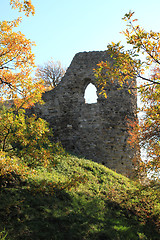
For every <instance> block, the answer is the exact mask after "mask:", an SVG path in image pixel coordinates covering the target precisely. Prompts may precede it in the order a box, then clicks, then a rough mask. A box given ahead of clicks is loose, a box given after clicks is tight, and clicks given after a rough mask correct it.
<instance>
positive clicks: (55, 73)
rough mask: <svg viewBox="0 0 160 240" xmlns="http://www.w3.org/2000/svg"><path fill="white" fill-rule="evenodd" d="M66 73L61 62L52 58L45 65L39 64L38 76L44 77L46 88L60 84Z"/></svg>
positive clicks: (39, 77)
mask: <svg viewBox="0 0 160 240" xmlns="http://www.w3.org/2000/svg"><path fill="white" fill-rule="evenodd" d="M64 74H65V69H64V68H63V67H62V65H61V62H60V61H53V59H51V60H49V61H48V62H47V63H45V64H44V65H40V66H38V68H37V73H36V77H37V78H38V79H43V81H44V86H45V88H46V89H47V90H51V89H53V88H55V87H56V86H57V85H58V83H59V82H60V81H61V79H62V77H63V76H64Z"/></svg>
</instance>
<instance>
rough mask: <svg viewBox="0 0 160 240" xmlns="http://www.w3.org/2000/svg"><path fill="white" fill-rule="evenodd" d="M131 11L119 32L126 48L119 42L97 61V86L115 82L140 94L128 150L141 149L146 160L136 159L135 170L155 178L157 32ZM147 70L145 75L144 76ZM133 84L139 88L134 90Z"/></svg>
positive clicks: (159, 77) (158, 167)
mask: <svg viewBox="0 0 160 240" xmlns="http://www.w3.org/2000/svg"><path fill="white" fill-rule="evenodd" d="M133 16H134V12H131V11H130V12H129V13H128V14H125V16H124V18H123V20H124V21H126V23H127V28H126V29H125V30H124V31H123V32H122V33H123V34H124V35H125V37H126V40H127V43H128V44H129V46H130V49H129V50H125V48H124V46H121V45H120V42H119V43H117V44H115V43H113V42H112V43H111V44H109V45H108V49H107V52H108V53H109V54H110V57H111V61H110V62H108V61H106V62H100V63H99V64H98V67H97V69H95V76H96V78H97V83H98V84H99V86H100V87H101V89H102V93H104V94H106V93H105V88H106V87H107V85H108V83H109V82H111V83H114V82H115V81H118V82H119V84H120V86H121V87H124V86H125V87H126V86H127V88H128V90H129V91H131V89H134V88H138V89H139V92H140V94H141V100H142V102H143V107H142V108H141V109H139V110H140V111H143V113H144V114H143V118H141V120H140V121H139V122H138V121H136V122H132V123H130V127H131V128H130V139H129V142H130V144H131V146H132V147H138V148H139V146H140V147H143V148H144V149H145V150H146V151H147V154H146V159H145V161H144V159H143V160H142V159H138V161H136V164H137V162H138V168H137V169H138V171H139V172H144V171H145V172H146V173H150V175H151V176H153V177H156V178H157V174H158V173H159V171H160V107H159V106H160V33H159V32H153V31H152V30H151V31H149V32H147V31H146V30H145V29H143V28H142V27H141V26H139V25H138V24H137V25H136V22H137V19H134V18H133ZM146 70H147V72H148V76H146V75H144V73H145V71H146ZM136 81H139V86H138V87H136Z"/></svg>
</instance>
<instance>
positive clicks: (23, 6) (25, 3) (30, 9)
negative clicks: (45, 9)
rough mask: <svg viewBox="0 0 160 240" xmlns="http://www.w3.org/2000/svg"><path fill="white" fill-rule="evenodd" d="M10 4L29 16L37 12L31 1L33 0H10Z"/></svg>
mask: <svg viewBox="0 0 160 240" xmlns="http://www.w3.org/2000/svg"><path fill="white" fill-rule="evenodd" d="M10 5H11V6H12V8H14V9H16V8H18V9H19V11H20V12H22V11H23V12H25V15H26V16H29V14H30V13H31V14H32V15H34V14H35V8H34V6H33V4H32V2H31V0H22V1H20V0H10Z"/></svg>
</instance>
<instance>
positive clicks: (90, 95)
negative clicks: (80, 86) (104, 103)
mask: <svg viewBox="0 0 160 240" xmlns="http://www.w3.org/2000/svg"><path fill="white" fill-rule="evenodd" d="M97 98H98V96H97V88H96V87H95V86H94V85H93V84H92V83H90V84H88V86H87V87H86V89H85V92H84V99H85V103H87V104H92V103H97Z"/></svg>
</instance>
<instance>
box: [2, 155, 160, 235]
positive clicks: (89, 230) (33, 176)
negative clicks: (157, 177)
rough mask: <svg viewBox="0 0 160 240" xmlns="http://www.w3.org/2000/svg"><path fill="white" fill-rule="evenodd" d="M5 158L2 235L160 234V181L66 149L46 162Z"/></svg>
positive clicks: (3, 160)
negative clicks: (131, 175) (143, 179)
mask: <svg viewBox="0 0 160 240" xmlns="http://www.w3.org/2000/svg"><path fill="white" fill-rule="evenodd" d="M0 158H1V163H0V169H1V177H0V187H1V191H0V213H1V214H0V222H1V225H0V239H6V240H9V239H10V240H14V239H16V240H18V239H25V240H27V239H28V240H30V239H34V240H36V239H37V240H38V239H46V240H47V239H48V240H51V239H59V240H61V239H62V240H64V239H76V240H78V239H79V240H81V239H87V240H89V239H91V240H94V239H95V240H100V239H112V240H113V239H114V240H118V239H120V240H122V239H125V240H127V239H128V240H133V239H137V240H138V239H145V240H146V239H152V240H154V239H155V240H156V239H159V237H160V232H159V228H160V202H159V201H160V192H159V190H158V187H159V185H158V184H157V185H154V187H152V185H148V186H142V185H140V184H139V183H136V182H132V181H131V180H129V179H128V178H126V177H124V176H122V175H119V174H117V173H116V172H114V171H112V170H110V169H108V168H106V167H105V166H103V165H101V164H98V163H95V162H92V161H89V160H85V159H82V158H77V157H75V156H71V155H69V154H67V153H65V152H63V154H60V153H58V154H54V159H55V162H56V164H55V166H52V165H48V166H45V167H44V166H36V167H29V166H26V165H25V164H24V163H23V162H22V161H21V160H20V159H18V158H17V157H12V158H11V157H9V156H7V155H6V154H4V153H3V152H1V156H0Z"/></svg>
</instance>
